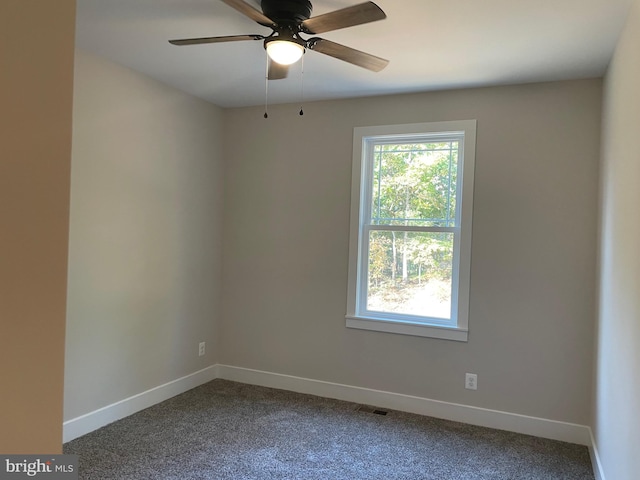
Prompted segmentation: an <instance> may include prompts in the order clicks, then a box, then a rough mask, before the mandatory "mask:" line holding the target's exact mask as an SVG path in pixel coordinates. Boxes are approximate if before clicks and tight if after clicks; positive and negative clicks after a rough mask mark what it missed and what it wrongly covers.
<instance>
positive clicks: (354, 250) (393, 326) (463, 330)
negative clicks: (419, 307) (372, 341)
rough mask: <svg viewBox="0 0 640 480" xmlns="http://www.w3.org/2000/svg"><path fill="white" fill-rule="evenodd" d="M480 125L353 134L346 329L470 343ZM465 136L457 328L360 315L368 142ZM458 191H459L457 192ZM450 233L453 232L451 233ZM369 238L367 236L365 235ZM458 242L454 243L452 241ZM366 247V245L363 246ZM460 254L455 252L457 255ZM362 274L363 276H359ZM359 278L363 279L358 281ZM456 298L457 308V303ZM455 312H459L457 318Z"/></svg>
mask: <svg viewBox="0 0 640 480" xmlns="http://www.w3.org/2000/svg"><path fill="white" fill-rule="evenodd" d="M476 123H477V122H476V120H459V121H446V122H429V123H412V124H402V125H381V126H369V127H355V128H354V131H353V163H352V176H351V211H350V215H351V220H350V235H349V272H348V291H347V314H346V326H347V327H348V328H357V329H365V330H374V331H379V332H387V333H398V334H403V335H415V336H423V337H432V338H441V339H446V340H457V341H463V342H466V341H467V340H468V331H469V329H468V325H469V323H468V322H469V284H470V274H471V227H472V213H473V180H474V170H475V145H476ZM460 133H463V134H464V140H463V142H462V144H461V151H462V155H460V157H459V162H461V167H462V168H460V167H459V169H458V182H459V184H460V183H461V193H462V196H461V199H459V200H458V201H457V205H456V208H459V209H460V215H461V216H460V225H459V227H458V228H460V234H459V235H455V236H454V238H455V239H459V242H460V245H459V255H454V259H453V262H454V263H453V272H454V273H453V274H454V275H457V282H458V289H457V292H455V291H454V292H452V317H453V316H454V315H453V314H454V312H455V313H457V315H456V318H455V319H456V323H455V325H452V324H451V323H448V324H444V323H440V322H437V321H433V322H430V323H426V322H424V321H422V320H416V321H412V320H411V319H410V318H407V317H405V318H403V319H398V318H394V316H393V315H392V314H391V315H388V316H386V315H385V316H376V315H369V314H367V315H363V314H358V312H359V309H358V302H359V301H361V299H362V292H364V291H366V289H365V288H364V287H365V286H363V285H358V278H359V276H362V275H365V276H366V271H365V270H364V268H365V267H366V266H365V265H364V262H362V261H361V259H362V258H363V256H364V255H365V254H366V252H363V251H362V249H361V242H360V236H361V234H362V233H364V232H365V229H364V227H363V223H364V222H363V219H364V218H365V214H366V213H367V212H368V211H369V208H370V206H368V205H367V202H366V201H365V200H368V196H367V195H368V192H367V188H370V187H368V186H364V185H362V179H363V178H366V179H370V178H371V172H370V169H371V168H372V165H370V162H366V161H364V160H365V153H366V148H367V146H368V145H369V144H370V142H369V140H370V139H375V140H380V139H384V137H389V139H390V140H392V139H393V138H394V137H411V136H416V137H420V136H430V135H434V134H435V135H442V136H444V135H452V134H460ZM458 188H460V187H458ZM447 230H449V229H447ZM366 231H367V232H368V230H366ZM454 241H455V240H454ZM363 243H364V242H363ZM455 250H456V248H455V246H454V251H455ZM360 267H361V268H362V269H363V271H365V273H364V274H363V273H362V272H358V268H360ZM359 274H360V275H359ZM456 296H457V302H455V304H454V301H455V299H456ZM456 310H457V312H456Z"/></svg>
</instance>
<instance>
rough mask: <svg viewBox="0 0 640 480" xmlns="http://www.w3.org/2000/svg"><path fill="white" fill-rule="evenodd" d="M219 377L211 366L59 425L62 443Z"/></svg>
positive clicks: (216, 368)
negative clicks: (61, 432)
mask: <svg viewBox="0 0 640 480" xmlns="http://www.w3.org/2000/svg"><path fill="white" fill-rule="evenodd" d="M217 377H218V366H217V365H212V366H210V367H207V368H204V369H202V370H199V371H197V372H194V373H192V374H190V375H186V376H184V377H182V378H178V379H176V380H173V381H171V382H167V383H165V384H164V385H160V386H157V387H154V388H152V389H150V390H147V391H145V392H142V393H139V394H137V395H133V396H132V397H129V398H125V399H124V400H120V401H119V402H116V403H112V404H111V405H107V406H106V407H102V408H99V409H98V410H94V411H93V412H89V413H87V414H85V415H81V416H79V417H76V418H72V419H71V420H67V421H66V422H64V423H63V424H62V431H63V434H62V438H63V442H69V441H71V440H73V439H74V438H78V437H81V436H82V435H85V434H87V433H89V432H92V431H94V430H97V429H98V428H100V427H104V426H105V425H108V424H109V423H112V422H115V421H116V420H120V419H121V418H124V417H127V416H129V415H131V414H134V413H136V412H139V411H140V410H144V409H145V408H149V407H151V406H153V405H155V404H157V403H160V402H163V401H165V400H168V399H169V398H171V397H175V396H176V395H179V394H181V393H184V392H186V391H187V390H191V389H192V388H195V387H197V386H199V385H202V384H203V383H207V382H210V381H211V380H214V379H216V378H217Z"/></svg>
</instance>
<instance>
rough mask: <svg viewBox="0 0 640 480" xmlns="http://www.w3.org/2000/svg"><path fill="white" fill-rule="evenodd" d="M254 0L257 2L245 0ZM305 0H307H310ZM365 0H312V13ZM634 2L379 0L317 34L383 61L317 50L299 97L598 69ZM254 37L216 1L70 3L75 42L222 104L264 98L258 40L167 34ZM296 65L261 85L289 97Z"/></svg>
mask: <svg viewBox="0 0 640 480" xmlns="http://www.w3.org/2000/svg"><path fill="white" fill-rule="evenodd" d="M247 1H248V3H251V4H252V5H254V6H256V7H257V8H259V7H258V5H259V0H247ZM312 1H313V0H312ZM361 1H362V0H316V1H315V2H313V3H314V11H313V14H312V16H316V15H320V14H322V13H326V12H329V11H332V10H337V9H340V8H344V7H347V6H350V5H354V4H357V3H360V2H361ZM631 2H632V0H376V3H377V4H378V5H379V6H380V7H381V8H382V9H383V10H384V11H385V13H386V14H387V17H388V18H387V19H386V20H383V21H379V22H375V23H371V24H367V25H360V26H357V27H352V28H348V29H344V30H337V31H334V32H328V33H325V34H322V35H321V36H322V37H324V38H326V39H328V40H332V41H334V42H338V43H342V44H345V45H347V46H350V47H353V48H356V49H358V50H363V51H366V52H368V53H371V54H374V55H377V56H380V57H384V58H387V59H389V60H390V64H389V66H387V68H386V69H385V70H383V71H382V72H379V73H372V72H370V71H368V70H364V69H361V68H359V67H356V66H353V65H351V64H348V63H345V62H341V61H339V60H336V59H334V58H331V57H327V56H326V55H322V54H319V53H317V52H307V55H305V59H304V83H303V85H304V98H305V100H307V101H310V100H321V99H331V98H346V97H356V96H369V95H382V94H391V93H401V92H421V91H428V90H439V89H446V88H461V87H472V86H487V85H502V84H512V83H526V82H538V81H547V80H564V79H574V78H588V77H595V76H601V75H602V74H603V73H604V71H605V69H606V67H607V65H608V62H609V60H610V58H611V54H612V52H613V48H614V46H615V43H616V41H617V38H618V35H619V33H620V31H621V29H622V26H623V25H624V22H625V20H626V14H627V12H628V9H629V7H630V4H631ZM247 33H257V34H263V35H266V34H268V33H270V29H267V28H265V27H262V26H260V25H258V24H256V23H254V22H253V21H251V20H249V19H248V18H246V17H244V16H243V15H241V14H240V13H238V12H237V11H236V10H234V9H233V8H231V7H229V6H227V5H226V4H224V3H222V2H221V1H219V0H77V33H76V35H77V39H76V43H77V46H78V47H79V48H81V49H83V50H86V51H89V52H93V53H95V54H97V55H100V56H103V57H106V58H108V59H110V60H112V61H114V62H116V63H119V64H121V65H124V66H127V67H129V68H132V69H134V70H137V71H139V72H142V73H144V74H146V75H149V76H151V77H153V78H156V79H158V80H160V81H161V82H164V83H166V84H169V85H172V86H174V87H176V88H178V89H180V90H183V91H185V92H188V93H191V94H193V95H196V96H198V97H201V98H203V99H206V100H208V101H210V102H212V103H214V104H216V105H219V106H221V107H239V106H249V105H260V104H263V103H264V99H265V79H264V77H265V52H264V49H263V47H262V42H259V41H246V42H233V43H218V44H209V45H196V46H188V47H176V46H173V45H170V44H169V43H168V42H167V40H169V39H177V38H190V37H207V36H217V35H238V34H247ZM299 72H300V70H299V67H297V66H294V67H292V68H291V70H290V74H289V78H287V79H284V80H276V81H270V82H269V103H286V102H298V101H300V98H301V82H300V73H299Z"/></svg>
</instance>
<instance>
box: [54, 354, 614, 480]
mask: <svg viewBox="0 0 640 480" xmlns="http://www.w3.org/2000/svg"><path fill="white" fill-rule="evenodd" d="M216 378H222V379H225V380H232V381H236V382H241V383H248V384H252V385H260V386H264V387H271V388H279V389H282V390H289V391H293V392H299V393H307V394H311V395H318V396H321V397H327V398H335V399H337V400H345V401H348V402H355V403H362V404H366V405H372V406H377V407H383V408H389V409H392V410H400V411H404V412H410V413H417V414H419V415H427V416H430V417H436V418H443V419H446V420H453V421H456V422H462V423H468V424H471V425H479V426H483V427H490V428H497V429H500V430H507V431H510V432H516V433H523V434H526V435H533V436H536V437H542V438H550V439H553V440H560V441H564V442H570V443H576V444H579V445H585V446H587V447H589V449H590V453H591V458H592V463H593V465H594V472H596V478H597V480H604V476H603V475H602V472H601V467H600V461H599V457H598V453H597V449H596V446H595V442H594V440H593V435H592V434H591V429H590V428H589V427H587V426H585V425H578V424H574V423H567V422H559V421H556V420H548V419H544V418H537V417H529V416H526V415H519V414H515V413H509V412H501V411H498V410H489V409H486V408H479V407H472V406H469V405H461V404H457V403H449V402H443V401H440V400H431V399H428V398H422V397H415V396H411V395H403V394H399V393H393V392H385V391H381V390H373V389H369V388H362V387H354V386H351V385H343V384H339V383H331V382H324V381H320V380H312V379H309V378H302V377H294V376H291V375H282V374H279V373H272V372H265V371H261V370H253V369H248V368H241V367H233V366H230V365H219V364H216V365H212V366H210V367H207V368H205V369H203V370H199V371H197V372H195V373H192V374H190V375H186V376H184V377H182V378H179V379H177V380H173V381H171V382H168V383H165V384H164V385H160V386H158V387H155V388H152V389H150V390H147V391H145V392H142V393H139V394H137V395H134V396H132V397H129V398H125V399H124V400H120V401H119V402H116V403H113V404H111V405H107V406H106V407H103V408H100V409H98V410H95V411H93V412H90V413H87V414H85V415H82V416H80V417H77V418H73V419H71V420H67V421H66V422H64V424H63V441H64V442H68V441H70V440H73V439H74V438H77V437H80V436H82V435H85V434H87V433H89V432H92V431H94V430H97V429H98V428H100V427H103V426H105V425H107V424H109V423H112V422H115V421H116V420H120V419H121V418H124V417H126V416H129V415H131V414H133V413H136V412H139V411H140V410H143V409H145V408H148V407H151V406H153V405H155V404H157V403H160V402H162V401H164V400H167V399H169V398H171V397H174V396H176V395H179V394H180V393H183V392H186V391H187V390H190V389H192V388H195V387H197V386H199V385H202V384H204V383H207V382H209V381H211V380H214V379H216ZM598 475H599V477H598Z"/></svg>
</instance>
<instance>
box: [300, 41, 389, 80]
mask: <svg viewBox="0 0 640 480" xmlns="http://www.w3.org/2000/svg"><path fill="white" fill-rule="evenodd" d="M307 48H309V49H310V50H313V51H315V52H319V53H324V54H325V55H329V56H330V57H334V58H337V59H339V60H343V61H345V62H349V63H352V64H354V65H357V66H359V67H362V68H366V69H367V70H371V71H372V72H379V71H380V70H382V69H383V68H384V67H386V66H387V65H388V64H389V60H385V59H384V58H380V57H376V56H375V55H371V54H369V53H365V52H361V51H360V50H356V49H354V48H350V47H346V46H344V45H340V44H339V43H335V42H332V41H330V40H325V39H324V38H318V37H314V38H311V39H309V40H308V41H307Z"/></svg>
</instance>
